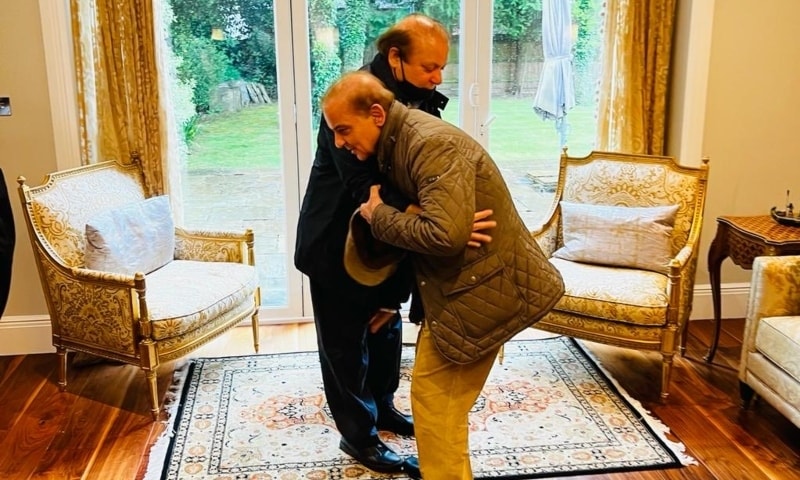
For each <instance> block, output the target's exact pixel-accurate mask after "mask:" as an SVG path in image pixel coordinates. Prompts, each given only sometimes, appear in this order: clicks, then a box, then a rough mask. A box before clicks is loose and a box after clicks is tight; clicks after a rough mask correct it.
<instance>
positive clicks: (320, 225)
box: [294, 54, 447, 307]
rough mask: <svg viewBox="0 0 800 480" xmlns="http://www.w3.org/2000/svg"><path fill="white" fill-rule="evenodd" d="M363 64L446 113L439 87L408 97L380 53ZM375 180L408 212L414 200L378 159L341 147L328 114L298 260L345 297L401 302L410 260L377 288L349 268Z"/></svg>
mask: <svg viewBox="0 0 800 480" xmlns="http://www.w3.org/2000/svg"><path fill="white" fill-rule="evenodd" d="M363 69H364V70H367V71H369V72H370V73H372V74H373V75H375V76H376V77H378V78H379V79H380V80H381V81H383V82H384V84H385V85H386V86H387V88H389V89H391V90H392V91H394V93H395V95H397V96H398V97H397V98H398V100H400V101H403V102H404V103H413V104H414V105H415V106H416V107H417V108H420V109H422V110H424V111H427V112H428V113H432V114H434V115H436V116H439V117H440V116H441V114H440V112H439V109H440V108H443V107H444V104H446V102H447V98H446V97H444V95H442V94H441V93H439V92H436V91H434V92H428V93H427V94H426V97H425V98H424V99H413V98H403V97H402V95H403V92H401V88H400V86H399V85H398V84H397V83H396V82H395V81H394V78H393V77H392V74H391V70H390V69H389V64H388V62H387V61H386V59H385V58H383V56H381V55H380V54H378V55H376V57H375V59H373V61H372V62H371V63H370V64H368V65H366V66H365V67H364V68H363ZM374 184H380V185H381V198H382V199H383V201H384V202H385V203H386V204H388V205H391V206H393V207H395V208H397V209H398V210H401V211H402V210H405V209H406V208H407V207H408V205H409V204H410V203H411V202H410V201H409V200H408V199H406V198H405V197H403V196H402V195H401V194H399V193H398V191H397V190H396V189H395V188H394V187H392V186H391V184H389V183H387V182H385V181H383V178H382V177H381V175H380V173H379V172H378V169H377V162H374V161H359V160H358V159H357V158H356V157H355V156H354V155H353V154H351V153H350V152H349V151H347V150H345V149H340V148H336V146H335V144H334V138H333V131H332V130H331V129H330V128H329V127H328V125H327V124H326V123H325V121H324V119H323V120H322V121H321V122H320V126H319V130H318V132H317V150H316V154H315V157H314V164H313V166H312V167H311V174H310V176H309V180H308V187H307V188H306V192H305V196H304V198H303V204H302V207H301V208H300V218H299V221H298V224H297V241H296V244H295V253H294V264H295V267H297V269H298V270H300V271H301V272H303V273H305V274H306V275H308V276H309V278H311V279H312V280H314V281H315V282H319V283H320V284H323V285H325V286H328V287H330V288H335V289H336V290H337V291H338V292H339V293H340V294H341V295H342V296H343V297H350V298H352V297H354V296H358V297H361V296H367V295H369V296H370V298H371V299H374V301H375V303H376V304H375V306H376V307H381V306H383V307H388V306H391V305H396V306H399V304H400V303H402V302H404V301H405V300H407V299H408V295H409V292H410V289H411V286H412V284H413V272H412V270H411V265H410V262H404V264H403V265H401V268H400V269H398V273H397V274H395V275H394V276H393V277H391V278H390V279H388V280H387V281H386V282H384V283H383V284H381V285H378V286H376V287H365V286H363V285H360V284H358V283H357V282H355V281H354V280H352V279H351V278H350V276H349V275H348V274H347V272H346V271H345V269H344V263H343V258H344V243H345V239H346V237H347V229H348V224H349V219H350V216H351V215H352V214H353V212H354V211H355V210H356V208H358V206H359V205H360V204H361V203H363V202H365V201H366V199H367V198H368V197H369V188H370V186H371V185H374Z"/></svg>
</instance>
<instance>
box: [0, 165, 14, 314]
mask: <svg viewBox="0 0 800 480" xmlns="http://www.w3.org/2000/svg"><path fill="white" fill-rule="evenodd" d="M15 239H16V233H15V232H14V216H13V215H12V213H11V201H10V199H9V198H8V189H7V188H6V179H5V177H4V176H3V169H0V317H1V316H3V312H4V311H5V309H6V302H7V301H8V292H9V290H11V262H12V260H13V259H14V242H15Z"/></svg>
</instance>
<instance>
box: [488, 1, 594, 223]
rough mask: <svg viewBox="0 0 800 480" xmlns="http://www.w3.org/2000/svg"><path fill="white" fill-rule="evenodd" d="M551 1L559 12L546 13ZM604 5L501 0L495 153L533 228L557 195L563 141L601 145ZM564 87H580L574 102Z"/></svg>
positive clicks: (574, 146)
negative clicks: (599, 93) (599, 113)
mask: <svg viewBox="0 0 800 480" xmlns="http://www.w3.org/2000/svg"><path fill="white" fill-rule="evenodd" d="M543 6H545V7H549V8H551V9H554V12H553V15H548V16H543V13H542V8H543ZM559 8H561V9H560V10H559ZM600 8H601V1H600V0H594V1H587V0H542V1H540V0H536V1H534V0H531V1H529V2H527V3H525V4H522V5H520V4H519V2H511V1H505V0H495V4H494V23H493V28H494V32H493V48H492V52H493V58H492V90H491V95H492V100H491V118H493V120H492V122H491V127H490V132H491V135H490V139H489V151H490V153H491V154H492V157H493V158H494V159H495V161H496V162H497V163H498V165H499V166H500V168H501V170H502V172H503V176H504V177H505V179H506V182H507V183H508V186H509V188H510V190H511V193H512V195H513V197H514V200H515V203H516V205H517V209H518V210H519V211H520V213H521V214H522V217H523V219H524V220H525V222H526V224H527V225H528V226H529V227H534V226H537V225H538V224H539V222H541V221H543V220H544V215H545V214H546V213H547V209H548V208H549V207H550V205H551V203H552V201H553V195H554V189H555V184H556V182H557V180H558V163H559V156H560V154H561V147H562V145H563V146H568V147H569V152H570V155H573V156H575V155H586V154H588V153H589V152H590V151H591V150H592V149H593V146H594V142H595V136H596V135H595V134H596V130H597V127H596V123H597V122H596V118H595V117H596V109H597V95H596V85H597V78H598V77H597V75H598V62H599V50H600V48H599V46H600V28H599V27H600V23H599V10H600ZM543 18H544V19H545V22H548V21H549V22H550V24H548V25H545V24H543ZM548 33H549V35H550V36H549V37H548ZM546 50H549V51H547V52H546ZM548 62H550V65H548ZM558 62H564V63H566V64H567V65H563V64H562V65H558ZM561 67H564V70H565V71H566V72H567V76H566V78H564V77H562V76H559V75H558V73H560V72H561V71H562V70H561ZM564 81H566V82H570V83H571V84H570V85H565V84H563V82H564ZM540 89H541V91H540ZM564 91H571V92H574V96H573V97H572V102H567V103H564V102H563V97H562V96H560V95H558V94H559V93H561V92H564ZM537 93H538V94H539V96H538V97H537ZM573 102H574V106H571V105H573ZM562 105H567V109H566V110H567V111H566V115H565V116H563V119H560V120H558V121H557V120H555V118H554V117H556V116H560V113H559V111H558V108H559V107H561V106H562ZM535 106H536V107H539V110H538V111H537V110H535V109H534V107H535ZM561 108H562V109H563V107H561ZM545 112H547V113H545Z"/></svg>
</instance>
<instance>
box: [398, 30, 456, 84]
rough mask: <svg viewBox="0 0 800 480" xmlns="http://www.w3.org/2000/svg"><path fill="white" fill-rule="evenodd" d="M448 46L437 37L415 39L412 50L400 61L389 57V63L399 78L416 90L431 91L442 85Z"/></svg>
mask: <svg viewBox="0 0 800 480" xmlns="http://www.w3.org/2000/svg"><path fill="white" fill-rule="evenodd" d="M449 51H450V45H448V44H447V42H446V41H445V40H444V39H441V38H439V37H438V36H431V37H425V38H417V39H415V43H414V48H413V49H412V50H411V52H410V53H409V54H408V55H407V58H405V59H404V60H401V59H400V58H399V56H394V55H390V58H389V63H390V65H391V66H392V67H393V71H394V72H396V75H397V76H398V77H399V78H398V80H400V81H403V80H405V81H406V82H408V83H410V84H411V85H414V86H415V87H417V88H425V89H428V90H433V89H434V88H436V86H437V85H439V84H441V83H442V70H444V67H445V66H446V65H447V54H448V52H449Z"/></svg>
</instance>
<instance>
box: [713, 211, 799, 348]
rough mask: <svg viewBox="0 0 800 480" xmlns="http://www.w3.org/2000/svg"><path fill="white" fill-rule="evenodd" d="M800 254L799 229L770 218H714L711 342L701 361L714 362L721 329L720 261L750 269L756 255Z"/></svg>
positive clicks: (766, 216) (761, 216)
mask: <svg viewBox="0 0 800 480" xmlns="http://www.w3.org/2000/svg"><path fill="white" fill-rule="evenodd" d="M797 254H800V228H799V227H791V226H786V225H781V224H779V223H778V222H776V221H775V220H773V219H772V217H771V216H769V215H759V216H755V217H727V216H723V217H717V234H716V236H715V237H714V240H713V241H712V242H711V247H710V248H709V250H708V275H709V281H710V282H711V298H712V301H713V305H714V339H713V341H712V342H711V345H710V346H709V348H708V353H707V354H706V356H705V357H703V359H704V360H705V361H706V362H709V363H710V362H711V361H712V360H714V354H715V353H716V352H717V343H719V332H720V329H721V324H722V322H721V317H722V313H721V311H720V278H719V271H720V265H722V261H723V260H725V258H726V257H730V258H731V260H732V261H733V263H734V264H736V265H738V266H740V267H742V268H744V269H747V270H750V269H751V268H753V259H754V258H756V257H759V256H776V255H797Z"/></svg>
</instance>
